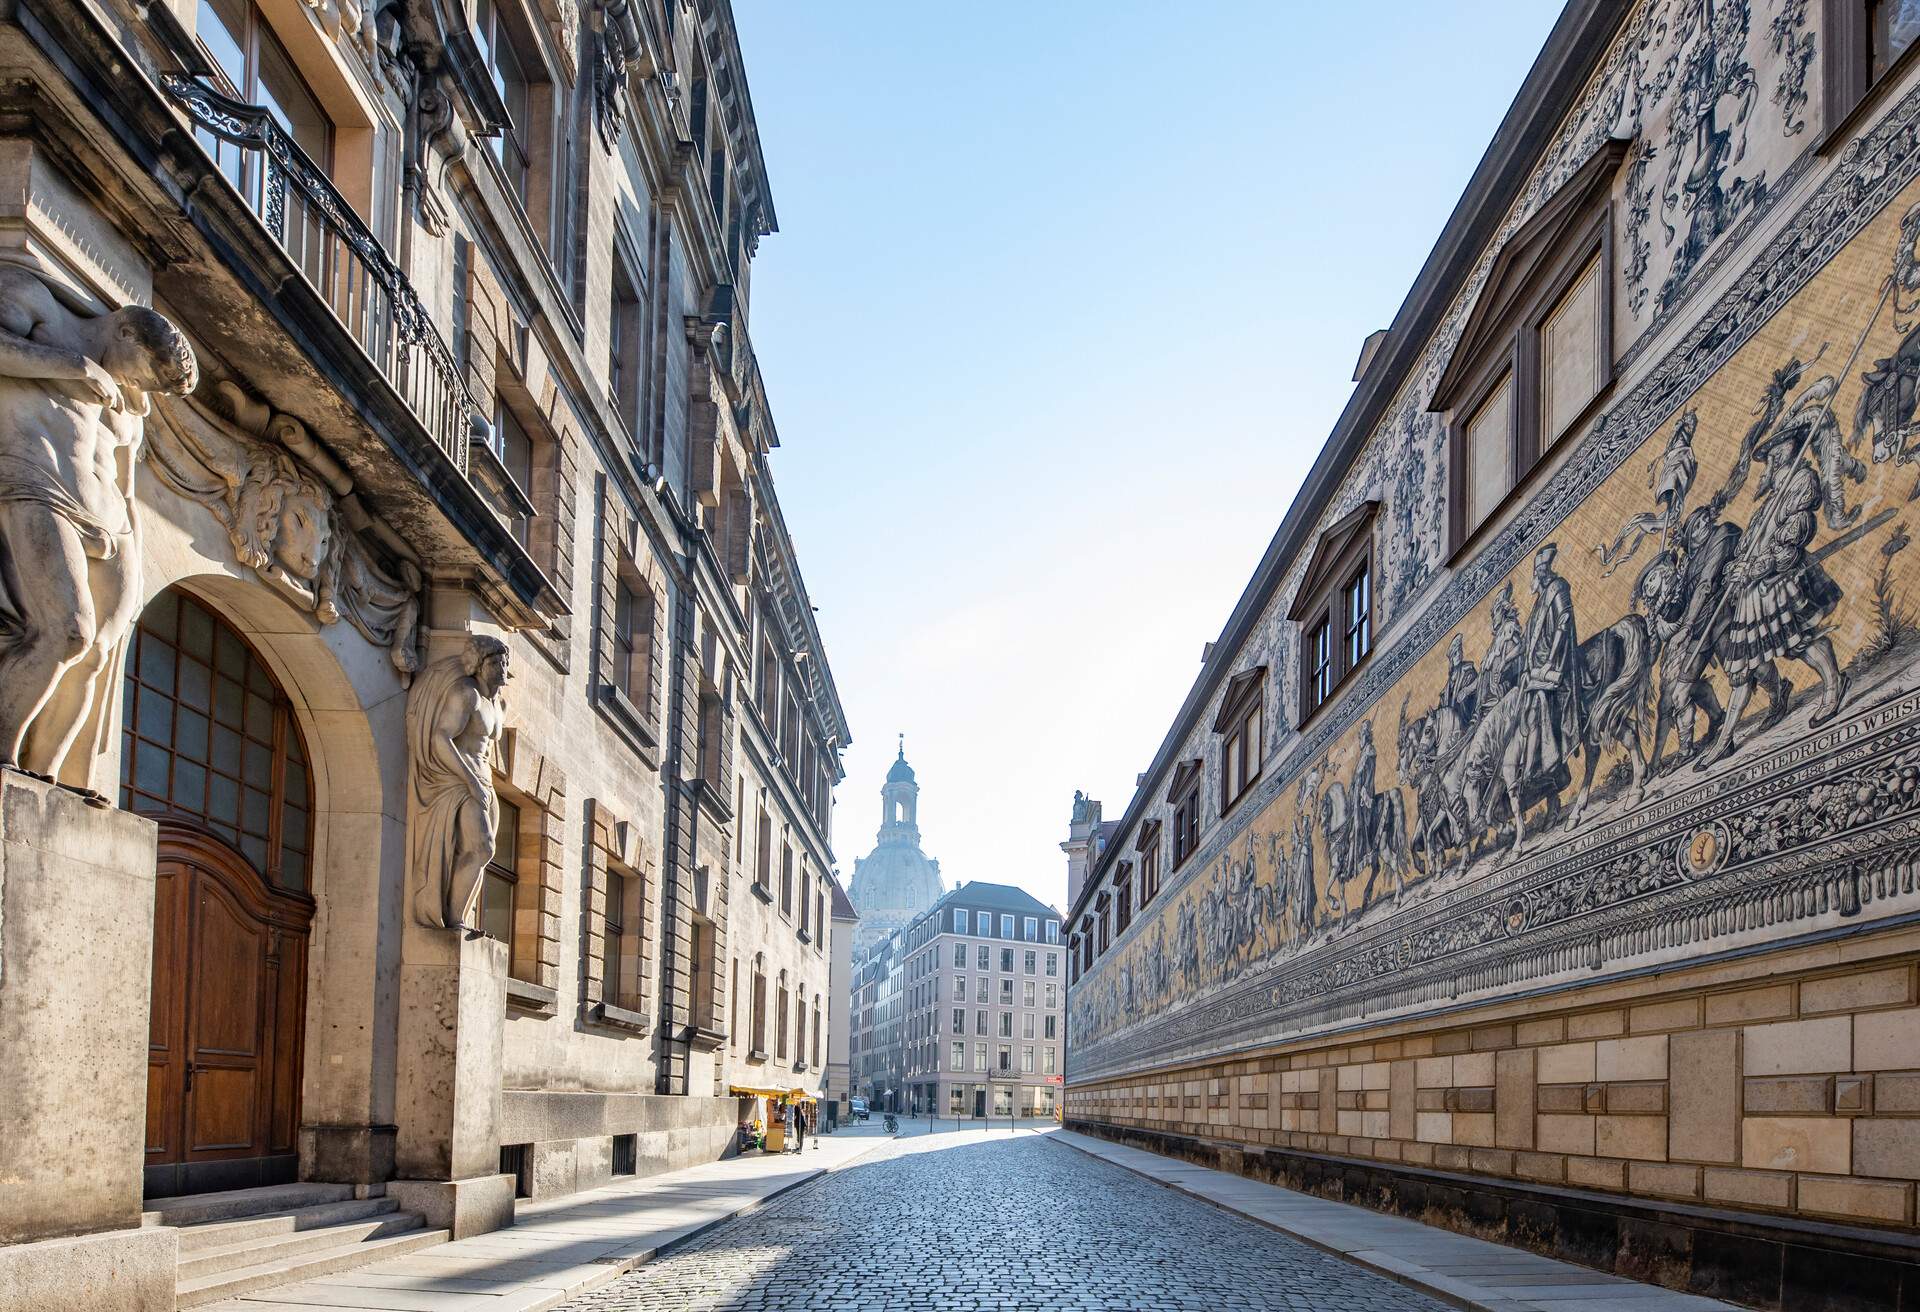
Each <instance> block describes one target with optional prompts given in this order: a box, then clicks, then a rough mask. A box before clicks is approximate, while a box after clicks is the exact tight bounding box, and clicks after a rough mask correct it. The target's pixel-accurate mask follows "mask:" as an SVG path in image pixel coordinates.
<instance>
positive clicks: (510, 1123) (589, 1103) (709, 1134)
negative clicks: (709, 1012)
mask: <svg viewBox="0 0 1920 1312" xmlns="http://www.w3.org/2000/svg"><path fill="white" fill-rule="evenodd" d="M739 1114H740V1104H739V1102H738V1100H737V1099H734V1098H703V1097H685V1098H683V1097H672V1096H666V1095H659V1094H642V1093H579V1092H561V1091H550V1090H539V1089H508V1090H507V1091H506V1092H505V1093H504V1094H502V1095H501V1111H500V1142H501V1143H503V1144H526V1145H527V1149H528V1167H529V1177H530V1178H529V1181H528V1183H529V1192H530V1193H531V1195H532V1197H534V1198H554V1197H558V1196H560V1195H562V1194H570V1193H577V1192H578V1191H580V1190H582V1189H595V1188H598V1187H599V1186H601V1185H603V1184H606V1183H607V1182H608V1180H610V1179H612V1177H613V1140H614V1138H615V1137H616V1136H621V1135H632V1136H633V1141H634V1142H633V1153H634V1159H633V1166H634V1174H635V1175H637V1176H648V1175H656V1174H658V1173H660V1172H662V1171H678V1170H681V1169H682V1168H684V1167H688V1166H699V1165H702V1164H704V1163H706V1162H715V1161H719V1160H720V1159H721V1158H723V1157H725V1156H727V1155H728V1154H729V1153H731V1152H732V1151H733V1145H734V1141H735V1139H736V1138H737V1135H736V1133H735V1127H736V1125H737V1123H738V1120H739Z"/></svg>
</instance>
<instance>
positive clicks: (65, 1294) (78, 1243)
mask: <svg viewBox="0 0 1920 1312" xmlns="http://www.w3.org/2000/svg"><path fill="white" fill-rule="evenodd" d="M179 1257H180V1232H179V1231H177V1230H174V1229H171V1228H169V1227H167V1226H149V1227H146V1228H144V1229H134V1230H108V1231H105V1232H103V1233H101V1234H97V1235H78V1236H75V1237H73V1238H70V1239H43V1240H41V1241H40V1242H39V1243H35V1244H12V1245H9V1246H5V1247H0V1312H52V1309H55V1308H58V1309H59V1310H60V1312H173V1300H174V1278H175V1267H176V1265H177V1264H178V1262H179Z"/></svg>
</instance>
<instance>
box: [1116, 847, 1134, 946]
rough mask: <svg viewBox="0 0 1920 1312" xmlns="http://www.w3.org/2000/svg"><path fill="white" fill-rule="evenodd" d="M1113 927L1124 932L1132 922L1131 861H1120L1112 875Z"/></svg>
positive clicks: (1118, 931) (1119, 931) (1117, 931)
mask: <svg viewBox="0 0 1920 1312" xmlns="http://www.w3.org/2000/svg"><path fill="white" fill-rule="evenodd" d="M1113 921H1114V924H1113V928H1114V932H1115V933H1125V932H1126V929H1127V926H1129V925H1131V924H1132V923H1133V863H1132V862H1130V861H1122V862H1121V863H1120V868H1119V869H1118V870H1117V871H1115V872H1114V876H1113Z"/></svg>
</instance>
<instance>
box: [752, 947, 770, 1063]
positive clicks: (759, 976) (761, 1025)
mask: <svg viewBox="0 0 1920 1312" xmlns="http://www.w3.org/2000/svg"><path fill="white" fill-rule="evenodd" d="M752 1006H753V1042H752V1045H751V1046H750V1047H749V1049H748V1055H749V1056H751V1057H753V1058H755V1059H757V1060H762V1061H764V1060H765V1059H766V1056H767V958H766V955H765V954H764V953H755V954H754V958H753V1004H752Z"/></svg>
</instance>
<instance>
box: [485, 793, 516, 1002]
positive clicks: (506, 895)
mask: <svg viewBox="0 0 1920 1312" xmlns="http://www.w3.org/2000/svg"><path fill="white" fill-rule="evenodd" d="M496 795H497V794H496ZM499 803H500V823H499V826H498V828H497V829H496V830H495V831H494V840H493V858H492V859H491V860H490V861H488V862H487V869H486V873H485V874H484V875H483V876H482V877H481V886H480V930H481V932H482V933H484V934H485V935H486V936H487V937H488V938H490V939H493V940H494V941H496V942H499V943H505V944H506V945H507V973H508V974H510V975H512V976H513V977H514V978H516V979H519V978H523V977H524V976H523V974H522V965H523V963H522V962H521V960H520V958H521V956H522V953H521V952H520V950H519V946H518V944H516V942H515V938H516V937H517V936H516V935H515V933H514V922H515V915H514V913H515V910H516V907H515V902H516V901H517V900H518V898H519V892H520V859H519V858H520V808H519V806H518V805H517V804H515V803H513V802H510V801H508V800H507V799H506V798H505V797H500V798H499Z"/></svg>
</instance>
